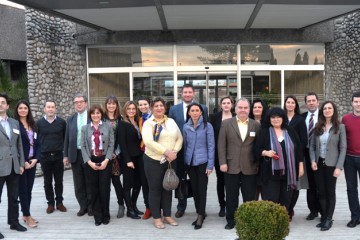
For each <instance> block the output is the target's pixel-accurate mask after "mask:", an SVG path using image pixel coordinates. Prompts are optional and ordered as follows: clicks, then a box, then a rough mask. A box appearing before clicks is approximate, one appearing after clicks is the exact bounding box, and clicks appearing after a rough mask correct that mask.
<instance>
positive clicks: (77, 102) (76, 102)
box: [74, 100, 85, 104]
mask: <svg viewBox="0 0 360 240" xmlns="http://www.w3.org/2000/svg"><path fill="white" fill-rule="evenodd" d="M84 102H85V101H84V100H81V101H74V104H81V103H84Z"/></svg>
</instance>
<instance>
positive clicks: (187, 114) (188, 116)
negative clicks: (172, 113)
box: [185, 103, 207, 128]
mask: <svg viewBox="0 0 360 240" xmlns="http://www.w3.org/2000/svg"><path fill="white" fill-rule="evenodd" d="M193 106H198V107H199V108H200V111H201V115H202V117H203V123H204V128H206V125H207V119H206V117H205V112H204V109H203V107H202V106H201V104H199V103H191V104H190V105H188V106H187V111H186V121H185V122H188V121H189V120H190V118H191V117H190V114H189V112H190V109H191V108H192V107H193Z"/></svg>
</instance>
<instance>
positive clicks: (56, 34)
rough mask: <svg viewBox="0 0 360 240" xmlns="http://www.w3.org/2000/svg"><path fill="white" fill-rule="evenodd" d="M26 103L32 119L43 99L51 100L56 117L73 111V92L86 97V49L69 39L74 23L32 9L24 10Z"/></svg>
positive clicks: (74, 28) (37, 116)
mask: <svg viewBox="0 0 360 240" xmlns="http://www.w3.org/2000/svg"><path fill="white" fill-rule="evenodd" d="M25 17H26V24H25V25H26V48H27V70H28V79H29V88H28V91H29V101H30V104H31V107H32V110H33V114H34V116H35V117H36V118H39V117H40V116H42V115H43V106H44V103H45V102H46V100H47V99H52V100H55V101H56V103H57V106H58V115H59V116H61V117H67V116H69V115H70V114H71V113H72V112H73V111H74V107H73V104H72V102H73V97H74V95H75V93H77V92H81V93H84V94H86V92H87V83H86V48H85V46H79V45H78V44H77V42H76V40H75V39H74V37H73V34H74V33H75V32H76V24H75V23H73V22H69V21H67V20H64V19H61V18H58V17H53V16H49V15H47V14H45V13H43V12H39V11H35V10H33V9H29V8H28V9H26V10H25Z"/></svg>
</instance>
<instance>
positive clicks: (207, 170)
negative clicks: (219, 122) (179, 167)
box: [183, 103, 215, 229]
mask: <svg viewBox="0 0 360 240" xmlns="http://www.w3.org/2000/svg"><path fill="white" fill-rule="evenodd" d="M186 114H187V120H186V123H185V125H184V129H183V137H184V161H185V165H186V166H187V168H188V170H187V172H188V174H189V177H190V181H191V188H192V192H193V196H194V201H195V208H196V213H197V214H198V217H197V219H196V220H195V221H194V222H193V225H194V229H200V228H201V227H202V224H203V222H204V219H205V217H206V213H205V208H206V193H207V185H208V176H209V175H210V174H211V173H212V171H213V168H214V158H215V138H214V130H213V127H212V125H211V124H210V123H208V122H207V121H206V118H205V117H204V111H203V109H202V107H201V105H200V104H198V103H192V104H190V105H189V106H188V110H187V113H186Z"/></svg>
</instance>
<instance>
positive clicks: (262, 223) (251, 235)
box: [235, 201, 289, 240]
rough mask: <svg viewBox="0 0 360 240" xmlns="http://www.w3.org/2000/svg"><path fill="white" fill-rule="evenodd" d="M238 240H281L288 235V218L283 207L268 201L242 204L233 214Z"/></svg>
mask: <svg viewBox="0 0 360 240" xmlns="http://www.w3.org/2000/svg"><path fill="white" fill-rule="evenodd" d="M235 223H236V224H235V228H236V233H237V235H238V236H239V240H269V239H271V240H281V239H284V238H285V237H286V236H287V235H288V234H289V216H288V213H287V211H286V208H285V207H284V206H281V205H280V204H277V203H274V202H270V201H250V202H246V203H243V204H242V205H241V206H240V207H239V208H238V209H237V210H236V212H235Z"/></svg>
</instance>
